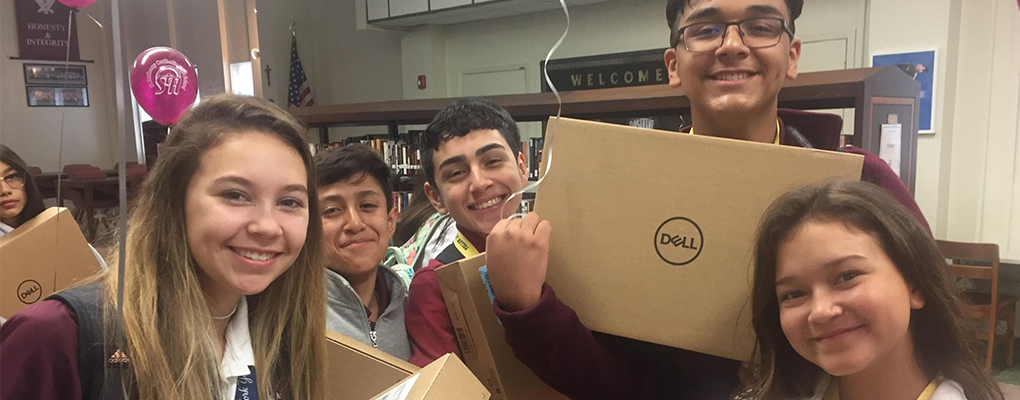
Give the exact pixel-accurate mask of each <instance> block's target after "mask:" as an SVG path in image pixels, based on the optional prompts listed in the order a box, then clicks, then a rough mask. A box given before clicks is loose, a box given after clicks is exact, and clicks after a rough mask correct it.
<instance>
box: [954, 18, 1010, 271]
mask: <svg viewBox="0 0 1020 400" xmlns="http://www.w3.org/2000/svg"><path fill="white" fill-rule="evenodd" d="M960 1H961V3H962V4H961V5H960V7H959V10H960V12H959V14H958V15H959V16H960V17H959V18H960V27H959V37H958V38H957V39H958V41H959V42H958V47H959V57H958V63H959V65H958V71H957V74H958V80H957V83H956V85H955V89H956V93H955V103H956V104H955V107H956V108H955V110H954V111H955V112H954V119H953V129H954V133H953V136H952V144H951V146H952V148H951V166H950V168H951V170H950V173H949V177H948V179H946V178H943V179H942V182H943V184H947V185H948V189H947V191H948V203H949V204H948V225H949V228H948V231H947V232H946V236H947V237H948V238H950V239H954V240H963V241H981V242H993V243H998V244H999V246H1000V253H1001V255H1002V257H1007V258H1012V259H1014V260H1017V259H1020V160H1018V158H1020V140H1018V131H1020V104H1018V103H1020V73H1018V72H1017V71H1020V40H1017V38H1018V37H1020V11H1018V9H1017V4H1016V2H1015V1H1013V0H965V1H964V0H960Z"/></svg>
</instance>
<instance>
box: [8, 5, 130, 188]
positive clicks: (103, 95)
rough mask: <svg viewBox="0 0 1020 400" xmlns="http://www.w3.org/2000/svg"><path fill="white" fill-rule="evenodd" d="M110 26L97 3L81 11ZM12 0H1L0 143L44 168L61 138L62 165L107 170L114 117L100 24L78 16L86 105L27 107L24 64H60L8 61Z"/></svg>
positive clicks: (52, 165)
mask: <svg viewBox="0 0 1020 400" xmlns="http://www.w3.org/2000/svg"><path fill="white" fill-rule="evenodd" d="M85 12H88V13H90V14H92V15H93V16H94V17H96V19H98V20H99V21H100V22H102V23H103V25H104V26H107V27H109V25H110V22H109V10H108V8H107V6H106V5H104V4H99V3H97V4H96V5H93V6H91V7H88V8H87V9H85ZM15 19H16V18H15V12H14V0H0V97H2V98H3V99H4V100H3V102H2V103H0V121H2V123H0V141H2V142H3V144H5V145H7V146H10V147H11V148H12V149H14V151H16V152H17V153H18V154H19V155H20V156H21V157H22V158H23V159H25V162H27V163H29V164H30V165H36V166H39V167H41V168H42V169H43V170H46V171H52V170H56V169H57V165H58V154H59V143H60V140H61V136H63V144H64V146H63V164H69V163H89V164H93V165H97V166H100V167H103V168H112V167H113V163H114V151H113V149H114V147H115V146H116V142H115V136H114V131H113V129H111V126H114V122H115V120H114V119H113V115H112V112H113V107H112V106H111V104H112V99H113V90H112V87H113V82H112V80H111V78H112V74H108V73H107V70H108V69H109V68H111V64H110V61H109V54H110V53H109V51H108V49H107V48H105V47H104V42H103V37H102V36H101V31H100V29H99V27H98V26H97V25H96V24H95V23H93V22H92V21H91V20H90V19H89V18H88V17H87V16H85V15H78V17H77V24H78V44H79V47H80V50H81V58H82V59H84V60H95V63H93V64H89V63H84V64H82V63H73V64H75V65H85V66H86V67H85V68H86V71H87V73H88V92H89V104H90V105H89V107H82V108H78V107H28V103H27V100H26V97H25V77H24V72H23V65H24V64H26V63H48V64H60V63H62V62H59V61H34V60H12V59H10V57H18V42H17V37H18V33H17V25H16V23H15Z"/></svg>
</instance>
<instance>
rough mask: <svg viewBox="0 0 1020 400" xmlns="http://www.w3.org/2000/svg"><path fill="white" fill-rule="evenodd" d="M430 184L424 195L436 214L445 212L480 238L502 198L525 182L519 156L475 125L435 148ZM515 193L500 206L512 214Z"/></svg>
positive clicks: (497, 216) (493, 223) (497, 217)
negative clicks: (475, 128)
mask: <svg viewBox="0 0 1020 400" xmlns="http://www.w3.org/2000/svg"><path fill="white" fill-rule="evenodd" d="M432 162H433V163H434V164H435V171H436V172H435V181H436V187H433V186H432V184H430V183H426V184H425V194H426V195H427V196H428V198H429V201H431V202H432V205H434V206H435V207H436V210H438V211H439V212H440V213H443V214H445V213H447V212H449V213H450V215H451V216H452V217H453V219H454V221H457V225H458V227H460V228H464V229H467V230H470V231H471V232H473V233H475V234H478V235H482V236H486V235H488V234H489V232H491V231H492V227H494V226H496V223H497V222H499V220H500V218H501V216H502V215H501V213H502V210H503V209H504V204H505V203H506V199H507V197H509V196H510V195H511V194H513V193H514V192H516V191H518V190H520V189H521V188H523V187H524V184H525V183H527V181H528V178H527V172H526V171H527V170H526V169H525V165H524V155H523V154H521V155H518V156H517V157H514V155H513V151H512V150H510V146H509V145H508V144H507V141H506V139H505V138H504V137H503V135H502V134H501V133H500V132H499V131H498V130H495V129H478V130H474V131H471V132H469V133H468V134H467V135H464V136H461V137H454V138H451V139H449V140H447V141H445V142H443V144H442V145H441V146H440V147H439V149H438V150H436V152H435V156H434V157H433V161H432ZM519 205H520V197H519V196H518V197H515V198H514V199H513V200H511V204H510V205H508V206H506V209H507V210H508V211H507V212H508V213H513V212H516V210H517V207H518V206H519Z"/></svg>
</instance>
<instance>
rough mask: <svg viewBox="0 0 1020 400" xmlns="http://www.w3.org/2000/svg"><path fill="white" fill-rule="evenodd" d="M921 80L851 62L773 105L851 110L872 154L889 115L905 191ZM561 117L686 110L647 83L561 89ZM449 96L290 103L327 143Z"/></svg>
mask: <svg viewBox="0 0 1020 400" xmlns="http://www.w3.org/2000/svg"><path fill="white" fill-rule="evenodd" d="M920 93H921V86H920V84H918V83H917V82H916V81H914V80H913V79H911V78H910V77H909V76H908V75H907V74H905V73H903V72H902V71H900V70H899V69H898V68H896V67H877V68H858V69H847V70H836V71H823V72H811V73H804V74H800V75H799V77H798V78H797V79H796V80H793V81H788V82H787V84H786V86H784V87H783V89H782V90H781V91H780V92H779V107H781V108H792V109H800V110H823V109H838V108H852V109H854V111H855V113H854V118H855V119H854V132H853V134H852V135H848V136H847V140H846V143H847V144H852V145H854V146H858V147H861V148H863V149H865V150H868V151H870V152H872V153H875V154H878V153H879V150H880V147H881V134H882V124H884V123H887V122H888V121H890V120H891V118H890V116H892V115H896V119H897V120H898V123H900V124H902V137H901V138H900V143H901V152H902V153H901V157H900V160H901V161H900V162H901V163H902V164H901V165H900V175H901V176H900V178H901V179H903V182H904V183H905V184H906V186H907V188H909V189H910V191H911V192H913V190H914V182H915V176H916V173H917V133H918V131H917V129H918V119H919V115H920V110H919V104H920ZM561 95H562V97H563V116H565V117H571V118H580V119H606V118H630V117H644V116H649V115H680V114H687V113H689V109H690V101H689V100H688V98H687V96H685V95H684V94H683V91H682V90H680V89H673V88H670V87H669V86H668V85H650V86H637V87H624V88H612V89H597V90H584V91H573V92H562V93H561ZM484 97H486V98H488V99H490V100H492V101H493V102H495V103H496V104H499V105H500V106H502V107H504V108H506V109H507V111H509V112H510V114H511V115H512V116H513V117H514V119H516V120H517V121H518V122H525V121H545V120H546V119H548V118H549V117H550V116H553V115H556V111H557V101H556V97H555V96H554V95H553V94H552V93H531V94H516V95H499V96H484ZM455 100H456V99H455V98H439V99H424V100H394V101H382V102H371V103H352V104H339V105H322V106H313V107H302V108H296V109H290V111H291V112H292V113H293V114H294V115H295V116H297V117H298V118H299V119H301V120H302V121H304V122H305V123H306V124H308V126H309V127H312V128H315V129H318V130H319V137H320V140H321V141H322V142H323V143H326V142H328V128H329V127H332V126H368V125H381V126H386V127H387V130H388V132H389V133H390V134H391V135H396V134H397V127H398V126H399V125H412V124H425V123H428V122H429V121H431V120H432V118H433V117H434V116H435V115H436V114H437V113H438V112H439V111H440V110H442V109H443V108H445V107H446V106H448V105H450V104H452V103H453V102H454V101H455Z"/></svg>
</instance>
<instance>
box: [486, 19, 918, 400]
mask: <svg viewBox="0 0 1020 400" xmlns="http://www.w3.org/2000/svg"><path fill="white" fill-rule="evenodd" d="M802 7H803V0H785V1H784V0H670V1H669V2H668V5H667V11H666V14H667V15H666V16H667V21H668V23H669V26H670V30H671V32H672V36H671V45H672V48H670V49H669V50H667V51H666V53H665V61H666V65H667V67H668V69H669V76H670V85H671V86H673V87H675V88H683V89H684V93H685V94H686V95H687V96H688V98H689V99H690V101H691V113H692V117H693V122H694V126H693V127H690V128H688V129H685V132H687V133H690V134H698V135H708V136H716V137H727V138H732V139H740V140H751V141H757V142H765V143H776V144H778V145H790V146H799V147H809V146H810V147H814V148H822V149H829V150H836V147H837V146H838V145H837V143H838V141H839V129H840V125H841V121H840V119H839V118H838V117H829V116H826V115H821V114H812V113H804V112H796V111H786V110H778V109H777V103H778V100H777V99H778V95H779V90H780V89H781V88H782V87H783V84H784V82H785V81H786V80H787V79H794V78H796V76H797V60H798V58H799V57H800V49H801V43H800V40H798V39H795V38H794V36H793V32H794V24H793V21H794V20H795V19H796V18H797V17H798V16H799V15H800V12H801V9H802ZM845 151H850V152H854V153H858V154H863V155H865V162H864V169H863V172H862V177H861V178H862V180H864V181H869V182H872V183H875V184H878V185H879V186H882V187H884V188H885V189H886V190H888V191H889V192H890V193H892V194H893V195H894V196H895V197H896V198H897V200H899V201H900V202H902V203H904V204H905V205H906V206H907V207H908V208H909V209H911V210H912V211H913V213H914V214H915V215H916V216H917V217H918V219H920V220H921V221H922V222H925V220H924V216H923V215H921V212H920V210H919V209H918V207H917V204H916V203H915V202H914V200H913V198H912V197H911V196H910V193H909V192H908V191H907V189H906V187H904V185H903V183H902V182H901V181H900V180H899V178H898V177H897V176H896V175H895V174H894V173H893V172H892V171H891V170H890V169H889V167H888V165H886V164H885V163H884V162H882V160H880V159H878V158H877V157H875V156H874V155H872V154H870V153H867V152H864V151H863V150H861V149H856V148H847V149H845ZM593 217H594V216H593ZM925 225H926V226H927V223H926V222H925ZM551 229H552V227H550V226H549V223H548V222H547V221H543V220H542V219H541V217H539V216H538V215H536V214H534V213H531V214H529V215H528V216H527V217H525V218H524V219H516V220H509V221H507V220H504V221H500V222H499V223H498V224H496V226H495V227H493V229H492V230H491V231H490V234H489V236H488V238H487V243H488V246H487V250H488V252H487V255H486V264H487V267H488V271H489V277H490V279H491V282H492V285H493V291H494V292H495V297H496V301H495V302H494V304H493V308H494V310H495V312H496V314H497V316H498V317H499V320H500V321H501V322H502V324H503V327H504V328H505V330H506V340H507V342H508V343H509V344H510V346H511V347H512V348H513V350H514V354H515V355H516V356H517V357H518V358H519V359H521V360H522V361H523V362H524V363H525V364H527V365H528V366H529V367H530V368H531V369H532V370H533V371H535V373H536V374H537V375H538V376H539V377H541V378H542V379H543V380H544V381H545V382H546V383H548V384H549V385H550V386H552V387H553V388H555V389H556V390H559V391H560V392H562V393H563V394H565V395H567V396H568V397H570V398H572V399H575V400H590V399H694V400H702V399H731V398H733V397H732V396H733V394H734V391H735V390H736V389H737V385H738V377H737V370H738V368H739V363H738V362H736V361H733V360H726V359H722V358H718V357H713V356H708V355H704V354H699V353H695V352H691V351H685V350H680V349H675V348H669V347H665V346H659V345H654V344H649V343H644V342H638V341H634V340H629V339H623V338H619V337H613V336H609V335H603V334H598V333H593V332H591V331H589V330H588V329H587V328H585V327H584V325H583V324H581V322H580V321H579V320H578V318H577V316H576V314H575V313H574V311H573V310H572V309H571V308H570V307H569V306H568V305H566V304H564V303H563V302H561V301H560V300H558V299H557V298H556V294H555V292H554V291H553V288H552V287H550V286H549V285H548V284H546V283H545V276H546V268H547V263H548V243H549V234H550V232H551ZM621 267H622V266H621ZM705 301H712V300H711V299H705ZM647 306H648V307H660V308H661V309H662V312H663V313H666V312H669V310H670V309H671V307H672V305H668V304H649V305H647ZM663 329H668V328H665V327H664V328H663Z"/></svg>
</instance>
